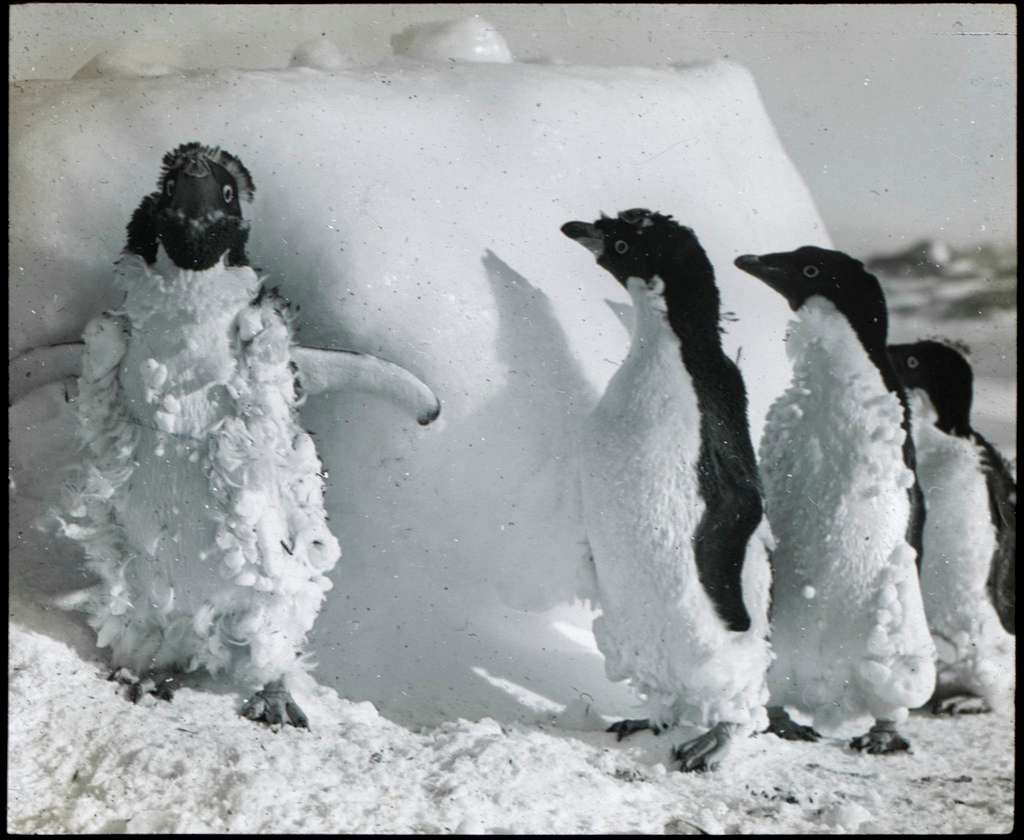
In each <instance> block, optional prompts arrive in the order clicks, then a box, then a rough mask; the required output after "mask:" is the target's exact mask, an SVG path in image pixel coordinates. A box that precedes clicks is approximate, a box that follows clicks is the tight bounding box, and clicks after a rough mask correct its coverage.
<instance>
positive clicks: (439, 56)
mask: <svg viewBox="0 0 1024 840" xmlns="http://www.w3.org/2000/svg"><path fill="white" fill-rule="evenodd" d="M391 48H392V50H394V53H395V55H403V56H406V57H408V58H416V59H419V60H421V61H448V60H450V59H451V60H454V61H473V62H490V63H494V64H511V63H512V52H511V51H510V50H509V48H508V44H507V43H506V42H505V39H504V37H502V34H501V33H500V32H499V31H498V30H497V29H495V28H494V26H493V25H492V24H490V23H488V22H487V21H486V20H484V19H483V18H482V17H480V15H473V16H472V17H467V18H462V19H461V20H446V21H436V22H432V23H418V24H414V25H413V26H409V27H407V28H405V29H403V30H402V31H401V32H399V33H398V34H396V35H393V36H392V38H391Z"/></svg>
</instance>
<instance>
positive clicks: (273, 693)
mask: <svg viewBox="0 0 1024 840" xmlns="http://www.w3.org/2000/svg"><path fill="white" fill-rule="evenodd" d="M241 715H242V717H245V718H248V719H249V720H253V721H257V722H261V723H266V724H269V725H270V726H271V727H275V728H280V727H282V726H284V725H285V724H291V725H292V726H295V727H297V728H299V729H309V718H307V717H306V715H305V713H304V712H303V711H302V709H300V708H299V704H298V703H296V702H295V700H294V699H292V695H291V693H290V692H289V691H288V690H287V689H286V688H285V687H284V684H283V683H282V682H281V681H280V680H275V681H274V682H270V683H267V684H266V685H265V686H264V687H263V690H262V691H257V692H256V693H255V694H254V695H253V696H252V697H250V698H249V699H248V700H247V701H246V702H245V705H244V706H242V711H241Z"/></svg>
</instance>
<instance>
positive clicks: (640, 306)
mask: <svg viewBox="0 0 1024 840" xmlns="http://www.w3.org/2000/svg"><path fill="white" fill-rule="evenodd" d="M664 262H665V263H667V264H666V265H663V266H661V270H660V271H658V273H657V274H655V275H654V278H653V279H652V283H653V284H654V285H655V286H656V287H660V288H661V292H660V293H657V292H652V291H648V290H647V289H646V288H640V287H642V286H644V285H645V284H643V283H642V282H638V281H632V283H633V284H635V286H631V294H632V295H633V300H634V303H635V304H636V312H637V326H638V327H640V325H641V321H644V322H645V330H644V331H643V332H641V331H640V330H639V329H638V331H637V335H638V336H640V335H650V334H651V333H652V331H653V330H654V329H655V328H657V329H659V330H660V331H661V332H662V333H664V338H671V339H674V343H676V344H677V346H678V348H679V351H680V353H681V354H682V361H683V363H684V364H685V366H686V369H687V371H688V372H689V374H690V376H691V377H693V378H694V379H695V380H703V379H714V378H715V376H716V374H717V372H718V371H719V370H720V367H721V365H722V363H723V362H725V361H727V359H726V356H725V354H724V352H723V351H722V334H721V330H720V329H719V318H720V315H721V313H720V303H719V296H718V288H717V287H716V285H715V275H714V271H713V269H712V268H711V263H710V262H709V261H708V259H707V257H706V256H705V254H704V252H703V250H701V249H700V248H699V247H698V248H697V249H696V250H693V249H692V248H691V249H688V250H687V252H686V253H685V254H679V255H675V256H674V258H673V259H670V260H666V261H664ZM634 287H635V288H637V292H638V293H634V292H633V288H634Z"/></svg>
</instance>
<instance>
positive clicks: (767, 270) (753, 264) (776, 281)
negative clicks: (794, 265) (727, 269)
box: [733, 254, 797, 308]
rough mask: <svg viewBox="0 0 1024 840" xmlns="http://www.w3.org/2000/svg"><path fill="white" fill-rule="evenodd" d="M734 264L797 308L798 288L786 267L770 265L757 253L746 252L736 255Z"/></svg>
mask: <svg viewBox="0 0 1024 840" xmlns="http://www.w3.org/2000/svg"><path fill="white" fill-rule="evenodd" d="M733 265H735V266H736V268H738V269H740V270H741V271H745V272H747V274H751V275H753V276H754V277H756V278H757V279H758V280H760V281H761V282H762V283H764V284H765V285H766V286H768V287H769V288H771V289H774V290H775V291H776V292H778V293H779V294H780V295H782V296H783V297H784V298H785V299H786V300H787V301H788V302H789V305H790V306H792V307H793V308H796V307H795V306H794V301H795V300H796V299H797V295H796V289H794V288H793V278H792V277H791V276H790V274H789V272H787V271H786V270H785V269H783V268H778V267H777V266H774V265H769V264H768V263H766V262H765V261H764V260H762V259H761V258H760V257H759V256H757V255H756V254H744V255H743V256H742V257H736V259H735V260H734V261H733Z"/></svg>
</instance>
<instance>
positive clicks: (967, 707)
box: [932, 694, 992, 715]
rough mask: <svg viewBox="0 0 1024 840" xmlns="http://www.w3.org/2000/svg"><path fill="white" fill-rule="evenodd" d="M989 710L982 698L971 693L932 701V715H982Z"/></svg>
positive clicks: (990, 709) (989, 707)
mask: <svg viewBox="0 0 1024 840" xmlns="http://www.w3.org/2000/svg"><path fill="white" fill-rule="evenodd" d="M991 711H992V707H991V706H989V704H988V703H986V702H985V700H984V698H982V697H977V696H975V695H973V694H957V695H956V696H954V697H946V698H945V699H943V700H936V701H935V702H934V703H932V714H933V715H984V714H987V713H988V712H991Z"/></svg>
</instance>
